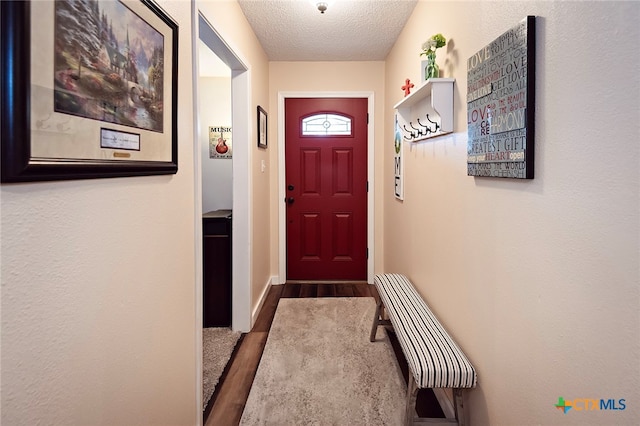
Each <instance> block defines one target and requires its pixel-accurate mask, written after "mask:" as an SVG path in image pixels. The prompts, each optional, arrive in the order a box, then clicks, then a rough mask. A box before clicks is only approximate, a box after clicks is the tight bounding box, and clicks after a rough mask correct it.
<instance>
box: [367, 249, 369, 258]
mask: <svg viewBox="0 0 640 426" xmlns="http://www.w3.org/2000/svg"><path fill="white" fill-rule="evenodd" d="M367 259H369V247H367Z"/></svg>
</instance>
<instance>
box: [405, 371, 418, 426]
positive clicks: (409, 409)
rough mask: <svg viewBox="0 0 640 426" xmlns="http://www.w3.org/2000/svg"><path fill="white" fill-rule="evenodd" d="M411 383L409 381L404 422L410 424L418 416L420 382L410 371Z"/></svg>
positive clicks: (408, 425) (406, 424) (407, 425)
mask: <svg viewBox="0 0 640 426" xmlns="http://www.w3.org/2000/svg"><path fill="white" fill-rule="evenodd" d="M408 382H409V383H407V406H406V408H405V411H404V424H405V426H410V425H412V424H413V418H414V417H415V416H416V398H417V397H418V384H417V383H416V379H414V378H413V375H412V374H411V372H409V380H408Z"/></svg>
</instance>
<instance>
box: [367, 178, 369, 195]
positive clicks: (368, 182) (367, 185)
mask: <svg viewBox="0 0 640 426" xmlns="http://www.w3.org/2000/svg"><path fill="white" fill-rule="evenodd" d="M367 192H369V181H367Z"/></svg>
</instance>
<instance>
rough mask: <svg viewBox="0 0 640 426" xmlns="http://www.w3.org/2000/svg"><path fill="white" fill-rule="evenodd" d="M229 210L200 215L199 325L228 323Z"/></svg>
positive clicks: (229, 271) (229, 296) (224, 325)
mask: <svg viewBox="0 0 640 426" xmlns="http://www.w3.org/2000/svg"><path fill="white" fill-rule="evenodd" d="M231 220H232V219H231V210H216V211H212V212H209V213H205V214H204V215H203V216H202V234H203V243H202V252H203V260H202V264H203V289H202V300H203V327H229V326H230V325H231Z"/></svg>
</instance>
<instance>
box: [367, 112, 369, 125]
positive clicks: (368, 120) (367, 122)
mask: <svg viewBox="0 0 640 426" xmlns="http://www.w3.org/2000/svg"><path fill="white" fill-rule="evenodd" d="M367 124H369V113H367Z"/></svg>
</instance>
